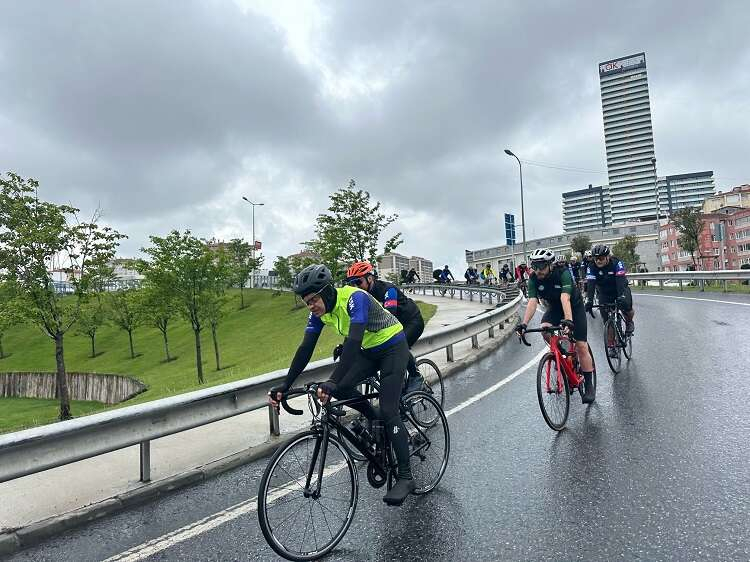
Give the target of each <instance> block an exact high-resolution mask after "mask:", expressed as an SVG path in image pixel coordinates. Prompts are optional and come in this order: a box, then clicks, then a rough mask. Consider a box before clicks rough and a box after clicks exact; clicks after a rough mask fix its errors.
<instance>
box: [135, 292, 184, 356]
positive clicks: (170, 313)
mask: <svg viewBox="0 0 750 562" xmlns="http://www.w3.org/2000/svg"><path fill="white" fill-rule="evenodd" d="M142 291H143V314H144V321H146V322H150V323H151V324H153V325H154V326H156V328H158V330H159V331H160V332H161V336H162V339H163V340H164V354H165V356H166V361H165V362H166V363H169V362H170V361H172V360H173V359H177V358H176V357H171V356H170V354H169V337H168V333H167V331H168V329H169V324H170V322H171V321H172V319H173V318H174V317H175V316H176V315H177V314H179V310H178V306H177V301H176V300H175V298H174V295H173V294H172V291H171V289H170V288H169V287H160V286H157V285H154V284H147V285H146V286H144V288H143V289H142Z"/></svg>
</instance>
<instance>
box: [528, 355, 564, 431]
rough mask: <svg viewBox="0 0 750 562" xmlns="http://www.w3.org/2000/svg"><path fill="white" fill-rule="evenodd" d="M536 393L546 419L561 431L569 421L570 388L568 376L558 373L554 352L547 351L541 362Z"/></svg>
mask: <svg viewBox="0 0 750 562" xmlns="http://www.w3.org/2000/svg"><path fill="white" fill-rule="evenodd" d="M536 395H537V398H539V409H540V410H541V411H542V416H543V417H544V421H545V422H546V423H547V425H548V426H550V427H551V428H552V429H554V430H555V431H560V430H561V429H562V428H563V427H565V422H566V421H568V413H569V411H570V388H569V387H568V378H567V377H566V376H565V374H564V373H563V372H562V371H561V372H560V374H559V376H558V373H557V360H556V359H555V354H554V353H547V354H546V355H544V357H542V360H541V361H540V362H539V367H537V371H536Z"/></svg>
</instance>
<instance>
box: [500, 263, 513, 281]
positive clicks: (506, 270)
mask: <svg viewBox="0 0 750 562" xmlns="http://www.w3.org/2000/svg"><path fill="white" fill-rule="evenodd" d="M509 277H511V273H510V267H508V264H507V263H505V264H503V267H502V268H500V279H502V280H503V285H507V284H508V280H509Z"/></svg>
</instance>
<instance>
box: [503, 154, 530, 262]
mask: <svg viewBox="0 0 750 562" xmlns="http://www.w3.org/2000/svg"><path fill="white" fill-rule="evenodd" d="M505 154H507V155H508V156H512V157H513V158H515V159H516V160H517V161H518V175H519V177H520V179H521V233H522V236H523V262H524V263H525V262H526V260H527V259H528V256H527V255H526V217H525V216H524V213H523V168H522V167H521V160H519V159H518V156H516V155H515V154H513V153H512V152H511V151H510V149H509V148H506V149H505Z"/></svg>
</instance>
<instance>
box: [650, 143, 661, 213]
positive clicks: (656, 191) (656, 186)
mask: <svg viewBox="0 0 750 562" xmlns="http://www.w3.org/2000/svg"><path fill="white" fill-rule="evenodd" d="M651 165H652V166H653V167H654V197H656V226H657V227H658V226H659V214H660V211H661V209H660V208H659V178H658V177H657V176H656V158H655V157H653V156H652V157H651Z"/></svg>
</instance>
